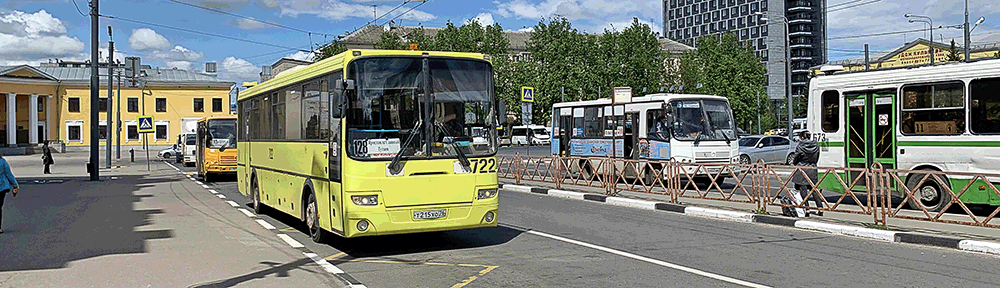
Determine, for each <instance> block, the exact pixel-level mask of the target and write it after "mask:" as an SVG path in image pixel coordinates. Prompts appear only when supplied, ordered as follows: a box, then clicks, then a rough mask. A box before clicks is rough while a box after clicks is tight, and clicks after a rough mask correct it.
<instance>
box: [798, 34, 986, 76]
mask: <svg viewBox="0 0 1000 288" xmlns="http://www.w3.org/2000/svg"><path fill="white" fill-rule="evenodd" d="M957 42H961V41H957ZM956 44H957V43H956ZM971 46H972V50H970V51H969V59H973V60H975V59H981V58H994V57H996V55H997V52H998V51H1000V45H998V44H995V43H994V44H987V45H971ZM955 48H956V49H958V52H959V55H960V57H965V52H964V50H963V48H962V47H961V46H960V45H956V47H955ZM950 49H951V43H950V42H949V43H939V42H934V62H935V63H946V62H948V55H949V54H951V53H950V51H949V50H950ZM927 64H931V55H930V41H927V40H926V39H923V38H917V40H914V41H913V42H910V43H907V44H906V45H903V46H900V47H897V48H895V49H891V50H885V51H879V52H869V53H868V66H869V69H885V68H900V67H907V66H919V65H927ZM825 65H840V66H843V67H844V70H842V71H840V72H837V73H843V72H856V71H865V56H859V57H854V58H850V59H844V60H840V61H833V62H830V63H827V64H825ZM820 67H822V65H821V66H816V67H812V68H811V69H810V75H813V76H815V75H816V74H818V73H822V72H820V71H819V68H820Z"/></svg>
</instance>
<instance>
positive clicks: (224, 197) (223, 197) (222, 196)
mask: <svg viewBox="0 0 1000 288" xmlns="http://www.w3.org/2000/svg"><path fill="white" fill-rule="evenodd" d="M215 196H219V198H222V199H226V195H222V194H216V195H215Z"/></svg>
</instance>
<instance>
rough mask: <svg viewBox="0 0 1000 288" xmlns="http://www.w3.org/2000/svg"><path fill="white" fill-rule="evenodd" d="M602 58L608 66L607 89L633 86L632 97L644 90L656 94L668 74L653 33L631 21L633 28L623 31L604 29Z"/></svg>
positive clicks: (606, 75) (603, 76)
mask: <svg viewBox="0 0 1000 288" xmlns="http://www.w3.org/2000/svg"><path fill="white" fill-rule="evenodd" d="M598 42H599V45H600V51H601V55H600V59H601V61H602V62H603V64H605V65H606V66H605V67H607V69H606V74H605V75H602V77H601V78H602V79H603V80H604V81H603V82H602V84H603V85H604V86H606V87H632V90H633V94H634V95H636V96H640V95H641V94H642V90H643V89H646V90H647V92H648V93H651V92H654V91H657V92H658V89H659V87H660V86H661V85H662V79H661V78H662V77H661V75H663V74H664V73H666V66H665V65H664V58H665V56H666V54H665V53H664V52H663V49H661V48H660V42H659V40H658V39H657V36H656V34H655V33H653V30H652V29H651V28H650V27H649V26H647V25H645V24H641V23H639V19H637V18H632V25H631V26H629V27H628V28H625V29H624V30H622V31H621V32H619V31H608V30H604V34H603V35H601V37H600V39H599V41H598Z"/></svg>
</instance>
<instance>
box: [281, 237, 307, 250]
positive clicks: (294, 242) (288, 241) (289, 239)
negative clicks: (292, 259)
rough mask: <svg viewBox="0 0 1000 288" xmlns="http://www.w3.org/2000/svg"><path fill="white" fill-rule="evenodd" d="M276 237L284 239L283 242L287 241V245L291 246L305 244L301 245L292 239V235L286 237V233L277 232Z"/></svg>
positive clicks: (295, 246)
mask: <svg viewBox="0 0 1000 288" xmlns="http://www.w3.org/2000/svg"><path fill="white" fill-rule="evenodd" d="M278 238H281V240H285V243H288V245H289V246H292V248H302V247H306V246H305V245H302V243H299V241H295V239H292V237H288V235H285V234H278Z"/></svg>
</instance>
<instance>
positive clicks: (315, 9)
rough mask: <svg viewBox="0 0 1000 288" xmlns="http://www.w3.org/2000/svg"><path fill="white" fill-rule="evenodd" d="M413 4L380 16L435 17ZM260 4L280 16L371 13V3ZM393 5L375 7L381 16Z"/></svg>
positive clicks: (309, 0) (308, 0)
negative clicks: (273, 10) (414, 7)
mask: <svg viewBox="0 0 1000 288" xmlns="http://www.w3.org/2000/svg"><path fill="white" fill-rule="evenodd" d="M414 5H416V4H413V3H410V4H407V5H406V6H403V7H401V8H399V9H397V10H396V11H393V13H392V14H389V15H386V16H384V17H382V19H392V18H394V17H396V16H399V18H400V19H405V20H411V21H429V20H434V19H436V18H437V16H434V15H433V14H430V13H427V12H424V11H420V10H417V9H414V10H410V8H412V7H413V6H414ZM260 6H262V8H270V9H279V10H280V12H279V14H280V15H281V16H290V17H298V16H299V15H316V16H317V17H320V18H323V19H327V20H333V21H342V20H346V19H348V18H362V19H371V17H372V15H373V14H372V7H371V5H365V4H356V3H345V2H341V1H335V0H287V1H277V0H262V1H261V2H260ZM395 6H396V4H393V5H378V6H377V7H375V8H376V11H378V13H379V15H380V16H381V14H382V13H385V11H390V10H392V8H393V7H395ZM406 11H409V12H406ZM403 12H406V14H402V13H403ZM401 14H402V15H401Z"/></svg>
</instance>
